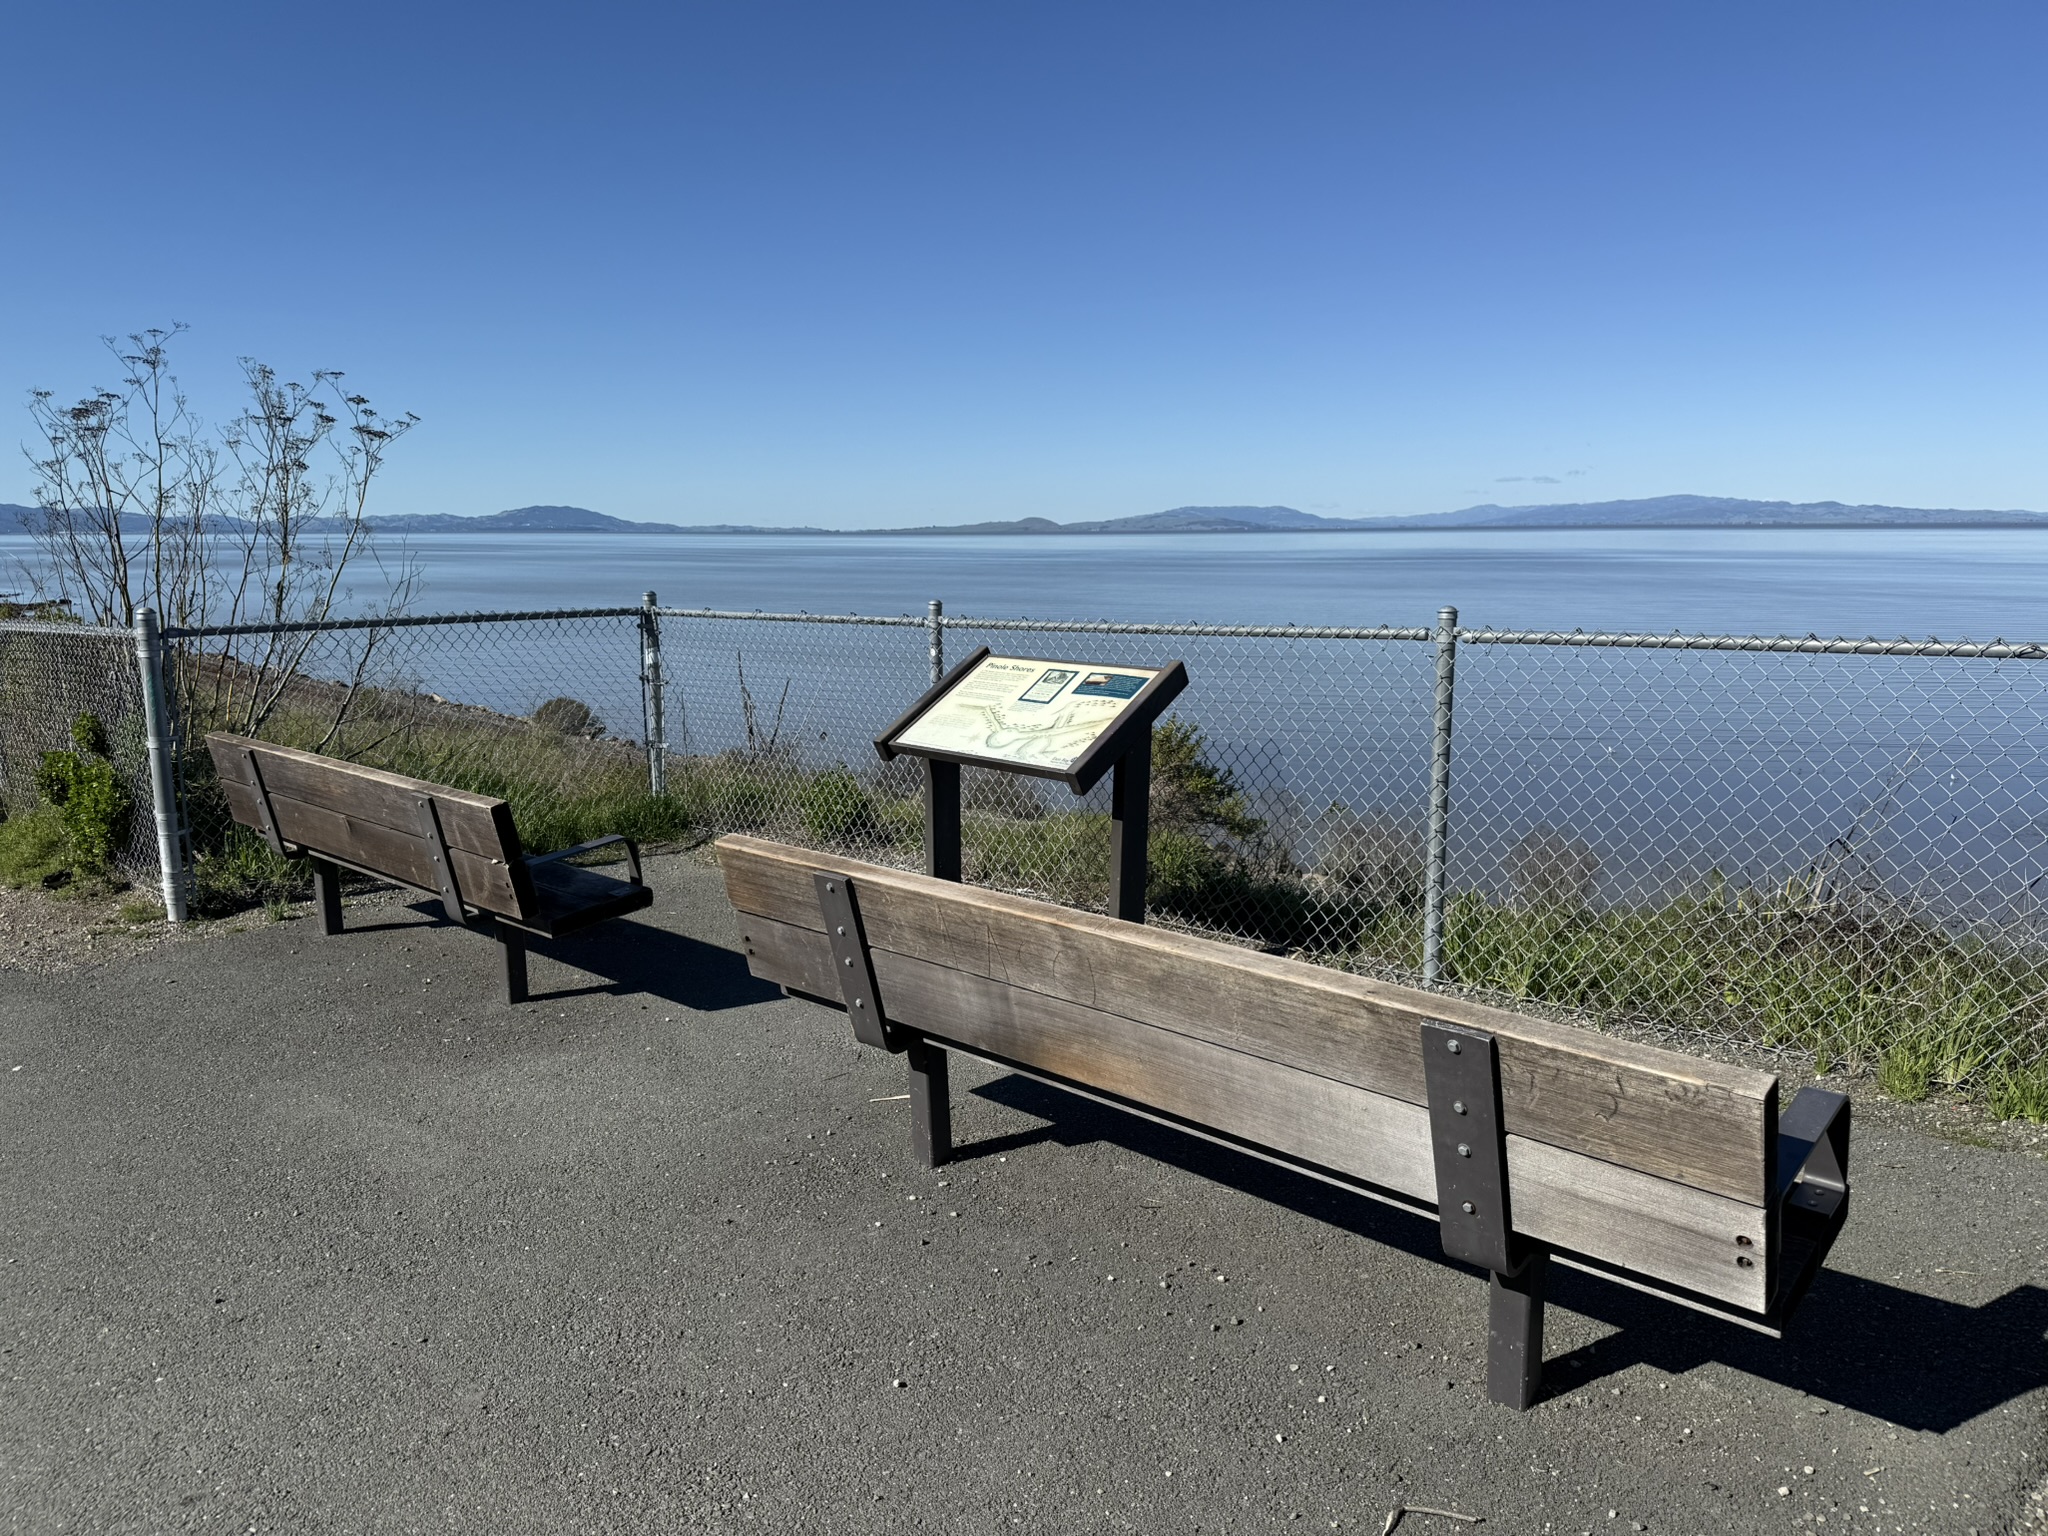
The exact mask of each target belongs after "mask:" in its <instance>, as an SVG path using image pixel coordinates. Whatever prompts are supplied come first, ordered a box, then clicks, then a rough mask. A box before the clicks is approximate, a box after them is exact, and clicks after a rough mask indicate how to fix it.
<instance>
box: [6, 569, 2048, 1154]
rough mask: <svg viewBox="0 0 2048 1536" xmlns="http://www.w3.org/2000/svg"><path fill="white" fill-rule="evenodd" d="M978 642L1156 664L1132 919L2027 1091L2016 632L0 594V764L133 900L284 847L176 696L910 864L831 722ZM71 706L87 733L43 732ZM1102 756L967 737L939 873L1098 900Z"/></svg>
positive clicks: (1599, 1018) (232, 871) (2038, 778)
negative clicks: (1088, 765) (81, 776)
mask: <svg viewBox="0 0 2048 1536" xmlns="http://www.w3.org/2000/svg"><path fill="white" fill-rule="evenodd" d="M979 645H988V646H989V647H991V648H992V649H993V650H995V651H996V652H998V653H999V654H1013V655H1025V656H1041V657H1051V658H1061V659H1072V658H1075V657H1084V658H1086V659H1087V660H1089V661H1091V662H1095V663H1100V664H1105V665H1115V664H1123V663H1129V664H1132V665H1140V664H1145V663H1149V662H1158V661H1160V660H1162V659H1168V658H1178V659H1179V660H1181V661H1183V662H1184V663H1185V664H1186V666H1187V671H1188V675H1189V678H1190V685H1189V687H1188V689H1187V692H1186V693H1185V694H1183V695H1182V696H1181V698H1180V699H1179V700H1178V701H1177V702H1176V704H1175V705H1174V706H1173V709H1172V712H1171V713H1170V714H1169V716H1168V717H1167V718H1166V719H1165V720H1164V721H1163V722H1162V723H1161V725H1160V727H1159V729H1158V731H1157V734H1156V736H1155V742H1154V767H1153V782H1152V792H1151V836H1150V854H1151V858H1150V866H1151V873H1150V893H1149V894H1150V908H1151V912H1152V915H1153V920H1154V921H1157V922H1161V923H1165V924H1168V925H1171V926H1174V927H1177V928H1181V929H1184V930H1188V931H1191V932H1196V933H1200V934H1204V935H1207V936H1210V937H1215V938H1222V939H1227V940H1231V941H1235V942H1239V943H1244V944H1248V945H1252V946H1256V947H1259V948H1264V949H1270V950H1273V951H1276V952H1281V953H1286V954H1290V955H1295V956H1299V957H1301V958H1304V959H1309V960H1313V961H1316V962H1318V963H1321V964H1324V965H1329V966H1334V967H1338V968H1341V969H1346V970H1353V971H1359V972H1365V973H1369V974H1374V975H1380V976H1384V977H1388V978H1391V979H1396V980H1401V981H1407V982H1418V981H1420V982H1424V983H1425V984H1428V985H1432V986H1437V987H1441V988H1445V989H1450V990H1455V991H1458V992H1461V993H1466V994H1470V995H1473V996H1476V997H1480V998H1484V999H1487V1000H1493V1001H1511V1002H1512V1003H1513V1004H1514V1005H1516V1006H1519V1007H1522V1008H1525V1009H1528V1008H1536V1009H1539V1010H1550V1011H1554V1012H1557V1013H1559V1014H1560V1015H1563V1016H1569V1017H1572V1018H1575V1019H1585V1020H1590V1021H1592V1022H1595V1023H1598V1024H1601V1025H1605V1026H1610V1027H1626V1028H1630V1029H1634V1030H1646V1031H1650V1032H1653V1033H1656V1034H1659V1035H1662V1036H1664V1037H1666V1038H1669V1039H1672V1040H1674V1041H1677V1042H1681V1043H1689V1044H1695V1045H1698V1044H1707V1043H1713V1042H1722V1043H1741V1044H1745V1045H1760V1046H1765V1047H1782V1048H1788V1049H1796V1050H1798V1051H1801V1052H1807V1053H1811V1054H1812V1055H1813V1056H1814V1057H1816V1058H1817V1059H1818V1060H1819V1062H1820V1064H1821V1065H1822V1066H1823V1067H1833V1066H1836V1065H1846V1066H1849V1067H1853V1068H1856V1069H1859V1070H1869V1071H1874V1072H1876V1073H1877V1074H1878V1075H1879V1077H1880V1080H1881V1082H1882V1084H1883V1086H1885V1087H1886V1088H1887V1089H1888V1090H1890V1091H1893V1092H1895V1093H1900V1094H1903V1095H1906V1096H1909V1097H1910V1096H1914V1095H1918V1094H1924V1093H1926V1092H1928V1091H1931V1090H1934V1089H1938V1088H1942V1087H1946V1086H1951V1085H1962V1086H1966V1087H1968V1088H1970V1089H1971V1090H1972V1091H1973V1092H1977V1093H1981V1094H1983V1095H1985V1096H1987V1097H1988V1098H1989V1099H1990V1101H1991V1102H1992V1104H1993V1105H1994V1107H1996V1108H1998V1109H2000V1110H2001V1111H2003V1112H2006V1113H2030V1114H2034V1115H2037V1116H2040V1115H2048V907H2044V901H2048V758H2044V753H2048V729H2044V728H2048V646H2042V645H2029V644H2008V643H2004V642H1992V643H1986V644H1943V643H1938V642H1932V641H1928V642H1907V641H1895V642H1887V641H1870V640H1821V639H1813V638H1807V639H1760V638H1745V637H1723V636H1685V635H1601V634H1583V633H1570V634H1561V633H1528V632H1509V631H1500V630H1488V629H1484V628H1476V629H1475V628H1470V627H1465V626H1462V625H1460V624H1459V622H1458V618H1457V615H1456V614H1455V613H1454V612H1453V611H1452V610H1449V609H1446V610H1443V612H1442V613H1441V614H1440V615H1439V616H1438V618H1437V620H1436V622H1435V623H1433V624H1429V625H1421V626H1415V627H1406V628H1389V627H1380V628H1299V627H1292V626H1232V627H1224V626H1214V625H1199V624H1184V625H1176V624H1115V623H1080V622H1067V621H1058V622H1037V621H1027V620H1011V619H982V618H969V617H962V616H958V615H951V614H947V613H945V612H944V611H943V609H942V608H941V605H940V604H938V603H933V604H931V605H930V607H929V610H928V611H927V612H925V613H921V614H912V615H904V616H899V617H853V616H833V615H816V614H769V613H731V612H716V611H709V610H694V609H685V608H664V607H659V606H657V605H656V604H655V603H654V601H653V600H652V598H651V597H650V598H648V599H646V600H645V601H643V602H642V603H640V604H637V605H632V606H623V607H618V608H605V609H583V610H558V611H551V612H544V613H504V614H458V615H429V616H419V617H408V618H402V619H378V620H361V621H349V622H340V623H325V624H319V625H304V626H286V627H281V628H238V629H214V630H204V629H200V630H187V631H179V632H172V633H167V634H166V635H165V636H164V637H163V640H162V646H161V656H160V657H158V656H157V655H156V653H155V652H154V651H153V650H152V648H151V642H150V638H149V637H148V636H147V635H146V634H144V633H143V632H142V631H141V629H140V627H138V630H137V631H136V632H133V633H131V632H129V631H126V630H89V629H84V628H82V627H78V626H66V625H48V624H42V625H24V624H12V623H8V624H0V797H4V799H5V802H6V806H7V809H8V811H9V813H10V815H11V816H13V817H15V818H17V819H19V818H22V817H37V816H40V817H42V818H44V820H45V822H46V823H48V824H54V821H55V819H56V816H55V815H54V814H53V813H52V812H51V811H50V810H49V809H48V808H47V807H46V808H44V809H42V810H37V809H36V806H37V801H38V793H37V789H36V782H37V779H38V776H39V771H40V770H41V769H42V765H43V763H44V754H46V753H53V752H54V753H59V754H64V753H69V754H70V755H71V756H72V758H73V759H74V760H76V761H77V762H78V763H81V764H86V766H88V767H89V766H90V763H89V762H88V760H90V761H92V762H98V761H104V762H105V763H106V764H107V765H108V766H107V770H106V772H105V773H104V774H102V775H101V777H102V778H105V777H109V776H111V777H112V778H113V779H115V780H116V781H117V782H118V785H119V786H120V787H121V795H117V796H116V797H115V800H116V801H117V802H118V801H119V800H120V799H121V798H122V797H123V796H125V799H126V802H127V804H128V807H129V809H128V811H127V812H126V814H125V817H122V818H117V820H118V821H119V825H118V826H117V827H115V828H113V829H112V830H110V831H108V832H106V833H105V834H104V837H103V841H107V842H109V843H110V845H111V846H112V850H113V851H112V852H111V854H110V855H109V862H111V863H112V864H113V865H114V866H115V867H116V868H118V869H119V870H121V871H122V872H124V873H126V874H127V875H128V876H129V877H130V878H133V879H135V880H136V881H137V882H138V883H143V882H147V883H151V884H160V885H161V886H162V888H163V889H164V891H165V893H166V901H167V904H168V905H170V906H171V908H172V910H173V911H177V910H179V909H180V906H181V904H183V903H190V904H191V906H192V907H193V908H194V910H197V911H199V912H202V913H203V912H207V911H213V910H220V909H222V908H224V907H226V906H229V905H233V904H237V903H246V902H248V901H250V900H262V899H271V898H276V897H279V896H283V895H288V894H296V892H297V882H298V881H299V880H300V879H301V878H302V876H301V875H300V873H299V872H298V871H297V870H296V869H295V868H293V867H292V866H288V865H285V864H283V863H282V862H281V861H279V860H277V859H276V858H275V857H274V856H273V855H272V854H271V853H270V851H269V849H268V848H267V847H266V846H264V845H263V844H262V843H261V841H260V840H258V839H255V838H253V837H251V836H249V835H247V834H246V833H245V832H243V831H241V830H239V829H237V828H236V827H235V826H234V824H233V822H232V819H231V817H230V816H229V815H228V812H227V806H226V802H225V800H224V798H223V796H222V793H221V791H220V788H219V786H218V785H217V784H216V783H215V782H214V781H213V779H212V776H211V775H212V769H211V766H210V763H209V761H208V760H207V757H206V754H205V752H204V750H203V748H199V747H197V746H195V744H196V743H200V742H202V741H203V739H204V737H205V735H206V733H207V731H209V730H226V731H231V732H236V733H239V734H244V735H249V736H257V737H261V738H263V739H265V740H269V741H274V742H277V743H279V744H281V745H289V746H295V747H303V748H308V749H311V750H315V751H319V752H322V753H325V754H328V755H331V756H338V757H344V758H349V759H352V760H355V761H359V762H363V763H367V764H372V765H375V766H380V767H387V768H391V769H394V770H397V771H402V772H405V773H409V774H413V775H415V776H417V777H420V778H425V779H430V780H433V781H435V782H439V783H445V784H450V785H454V786H458V787H460V788H464V789H468V790H474V791H478V792H482V793H488V794H492V795H496V796H501V797H503V798H505V799H507V800H509V801H510V802H511V803H512V805H513V807H514V811H515V817H516V819H517V821H518V823H519V830H520V833H521V835H522V838H523V839H524V841H525V842H526V843H527V844H528V845H529V846H535V847H541V846H548V847H553V846H558V845H561V844H564V843H571V842H576V841H580V840H581V839H583V838H584V837H586V836H589V835H593V834H594V833H596V832H602V831H613V830H617V831H624V832H627V833H630V834H632V835H634V836H635V837H637V838H639V839H641V840H643V841H647V842H660V841H663V840H676V839H680V838H684V837H689V838H693V839H694V838H699V837H703V836H708V835H711V834H714V833H721V832H760V833H764V834H767V835H772V836H774V837H777V838H781V839H783V840H786V841H790V842H795V843H799V844H802V845H805V846H808V847H814V848H819V849H824V850H829V851H833V852H838V853H845V854H850V855H853V856H856V857H860V858H864V859H868V860H871V861H874V862H878V863H883V864H892V865H896V866H898V867H903V868H916V867H921V864H922V837H923V818H922V809H921V804H920V799H919V795H918V787H919V781H918V778H917V770H916V767H915V765H914V764H883V763H882V762H880V761H879V760H878V759H877V757H876V755H875V752H874V750H873V748H872V745H871V741H872V738H873V737H874V735H875V734H876V733H877V732H879V731H881V730H882V729H883V728H884V727H886V726H887V725H888V724H889V723H890V722H891V721H892V720H894V719H895V718H896V716H897V715H898V714H899V713H900V712H901V710H902V709H903V708H904V706H905V705H906V704H907V703H908V702H909V701H911V700H912V699H915V698H916V697H917V696H918V695H919V694H920V693H921V692H922V691H923V690H924V689H925V688H926V687H927V686H928V685H929V684H930V682H931V681H932V680H933V679H934V678H935V677H936V676H937V675H938V674H939V673H940V672H942V671H943V670H944V667H945V664H946V658H947V656H948V655H949V654H950V655H952V656H953V657H955V658H956V659H957V658H958V657H961V656H964V655H966V654H967V653H968V652H969V651H971V650H972V649H973V648H974V647H976V646H979ZM152 676H155V677H156V678H157V679H158V683H157V684H155V685H151V683H150V678H151V677H152ZM153 687H154V691H153ZM153 705H154V708H153V707H152V706H153ZM81 716H89V717H90V718H91V720H92V721H93V722H96V724H97V726H98V728H99V730H100V732H101V735H102V737H103V739H104V740H103V744H104V747H105V752H104V755H103V757H96V756H95V755H94V753H93V751H92V750H90V749H89V748H88V747H83V746H80V745H79V744H78V743H77V742H76V741H74V739H73V732H74V727H76V726H77V725H78V723H79V719H80V717H81ZM152 720H154V721H155V722H156V723H155V726H154V727H152V725H151V721H152ZM90 734H91V733H90V730H88V735H90ZM152 742H155V743H156V748H155V749H154V751H153V750H152V747H151V743H152ZM153 765H154V768H155V773H154V776H152V766H153ZM43 776H44V777H47V774H45V775H43ZM1107 794H1108V790H1107V786H1106V785H1105V786H1101V787H1098V788H1097V789H1096V790H1095V791H1094V792H1092V793H1091V794H1090V795H1088V796H1084V797H1076V796H1074V795H1073V794H1071V793H1070V792H1069V791H1068V790H1067V789H1066V788H1065V787H1064V786H1062V785H1059V784H1054V783H1050V782H1035V781H1029V780H1020V779H1017V778H1015V777H1013V776H1007V775H995V774H985V773H980V772H977V771H975V770H972V769H969V770H967V771H966V772H965V774H964V776H963V783H962V797H963V815H962V833H963V860H964V865H965V874H966V877H967V879H968V880H969V881H972V882H975V883H980V884H986V885H991V886H996V887H1001V888H1004V889H1007V890H1011V891H1015V892H1018V893H1021V894H1025V895H1031V896H1037V897H1041V898H1044V899H1048V900H1052V901H1056V902H1061V903H1065V904H1069V905H1075V906H1081V907H1086V908H1090V909H1093V910H1097V911H1100V910H1103V907H1104V904H1105V902H1106V900H1107V896H1108V881H1109V874H1108V822H1109V817H1108V805H1107ZM153 812H154V813H156V814H153ZM73 820H74V821H77V820H79V816H78V814H77V813H76V812H74V816H73ZM10 846H11V844H10Z"/></svg>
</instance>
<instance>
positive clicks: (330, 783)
mask: <svg viewBox="0 0 2048 1536" xmlns="http://www.w3.org/2000/svg"><path fill="white" fill-rule="evenodd" d="M206 745H207V749H208V750H209V751H210V752H211V753H212V754H213V765H214V770H215V772H216V773H217V774H218V775H219V777H220V785H221V789H222V790H223V791H224V792H225V793H226V795H227V800H228V806H229V808H230V809H231V810H232V811H233V812H234V817H235V820H236V821H238V822H240V823H241V824H242V825H243V826H245V827H253V828H254V829H256V830H257V831H259V832H264V831H266V830H267V829H266V828H265V826H264V817H263V800H264V799H265V798H266V797H267V799H268V801H269V806H270V814H271V816H272V817H273V818H274V819H275V826H276V832H277V836H278V837H279V838H280V839H281V840H282V841H283V842H285V843H286V844H289V845H291V846H293V847H296V848H301V849H304V850H305V851H306V852H308V853H311V854H315V855H318V856H319V857H321V858H324V859H328V860H330V861H332V862H334V863H337V864H344V865H346V866H348V867H349V868H351V869H355V870H360V871H362V872H363V873H365V874H371V875H378V876H382V877H383V878H385V879H389V880H396V881H398V882H399V883H400V884H403V885H410V886H413V887H415V888H417V889H419V890H423V891H431V892H434V893H436V894H439V893H440V891H441V888H442V887H441V879H440V872H439V870H438V869H437V867H436V864H435V852H436V849H435V846H434V840H433V836H432V831H433V826H432V824H430V823H429V822H428V820H427V819H426V817H427V813H428V810H429V809H430V810H431V814H432V817H433V822H434V823H438V826H439V829H440V835H441V837H442V839H443V840H444V841H445V842H446V845H447V848H448V860H449V864H450V866H451V868H452V869H453V872H454V875H455V881H456V885H457V888H458V890H459V891H460V893H461V897H462V900H463V902H464V903H465V904H467V905H469V906H471V907H475V908H477V909H478V910H479V911H484V912H496V913H500V914H502V915H503V916H506V917H512V918H520V919H524V918H527V917H529V916H530V915H531V914H532V912H533V911H534V907H535V903H534V894H533V882H532V879H531V878H530V876H529V875H528V874H527V871H526V866H525V864H524V862H523V860H522V857H521V850H520V846H519V834H518V832H517V831H515V830H514V828H513V825H512V808H511V807H510V806H508V805H507V804H506V803H505V802H504V801H503V800H495V799H492V798H491V797H490V796H489V795H473V794H470V793H468V792H467V791H465V790H459V789H450V788H448V787H447V786H446V785H444V784H432V783H429V782H427V781H426V780H425V779H412V778H407V777H406V776H405V775H404V774H402V773H386V772H385V771H384V770H382V769H381V768H365V767H363V766H362V765H361V764H360V763H345V762H342V761H341V760H340V759H339V758H332V757H322V756H320V755H319V754H318V753H314V752H301V751H299V750H297V749H296V748H293V747H280V746H275V745H273V744H272V743H270V742H267V741H257V740H255V739H253V738H251V737H247V736H231V735H228V734H227V733H225V732H221V731H216V732H214V733H213V734H212V735H209V736H208V737H207V738H206ZM252 763H253V767H252Z"/></svg>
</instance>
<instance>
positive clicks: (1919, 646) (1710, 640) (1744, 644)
mask: <svg viewBox="0 0 2048 1536" xmlns="http://www.w3.org/2000/svg"><path fill="white" fill-rule="evenodd" d="M1458 643H1459V644H1461V645H1553V646H1579V647H1596V648H1597V647H1606V648H1610V649H1617V650H1644V651H1764V652H1773V653H1780V654H1785V655H1800V656H1937V657H1938V656H1954V657H1964V658H1982V659H1986V660H1993V661H2048V642H2042V641H2038V640H1983V641H1971V640H1934V639H1927V640H1909V639H1906V638H1904V637H1903V636H1902V637H1901V638H1899V639H1897V640H1879V639H1876V638H1874V637H1873V638H1868V639H1863V640H1851V639H1847V638H1840V639H1833V640H1824V639H1822V638H1821V637H1820V636H1818V635H1806V636H1803V637H1802V636H1797V635H1632V634H1592V633H1588V632H1586V631H1584V630H1544V629H1461V630H1459V631H1458Z"/></svg>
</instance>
